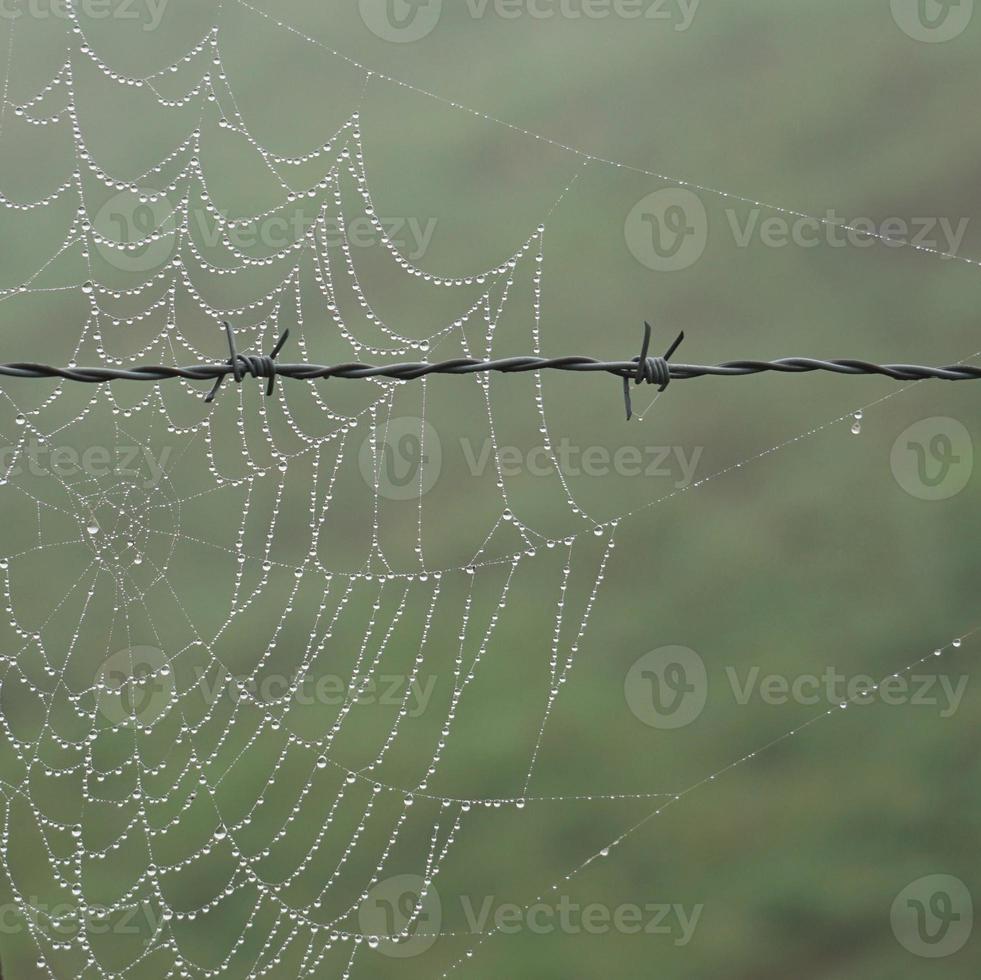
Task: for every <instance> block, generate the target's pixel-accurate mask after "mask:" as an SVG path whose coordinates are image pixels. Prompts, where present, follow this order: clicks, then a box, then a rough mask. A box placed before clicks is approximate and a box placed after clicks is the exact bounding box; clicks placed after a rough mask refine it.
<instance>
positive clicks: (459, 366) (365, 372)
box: [0, 323, 981, 419]
mask: <svg viewBox="0 0 981 980" xmlns="http://www.w3.org/2000/svg"><path fill="white" fill-rule="evenodd" d="M644 327H645V330H644V342H643V346H642V348H641V353H640V356H639V357H634V358H631V360H629V361H600V360H596V359H595V358H592V357H580V356H575V355H574V356H570V357H537V356H517V357H502V358H496V359H491V360H481V359H478V358H471V357H457V358H451V359H449V360H445V361H438V362H436V363H429V362H425V361H408V362H401V363H396V364H381V365H376V364H365V363H363V362H360V361H350V362H346V363H341V364H330V365H327V364H285V363H279V362H277V361H276V356H277V355H278V354H279V352H280V350H282V347H283V345H284V344H285V343H286V340H287V339H288V337H289V330H286V331H284V332H283V335H282V336H281V337H280V338H279V340H278V341H277V343H276V346H275V347H274V348H273V350H272V352H271V353H270V354H268V355H252V354H241V353H239V351H238V350H237V348H236V346H235V335H234V332H233V330H232V328H231V326H230V325H229V324H228V323H226V324H225V331H226V334H227V337H228V347H229V358H228V360H227V361H224V362H218V363H212V364H194V365H190V366H187V367H178V366H169V365H154V366H147V367H134V368H114V367H55V366H52V365H48V364H38V363H36V362H33V361H17V362H14V363H10V364H0V376H5V377H11V378H52V379H61V380H65V381H76V382H80V383H82V384H105V383H107V382H110V381H168V380H172V379H174V378H184V379H186V380H188V381H214V383H215V384H214V387H213V388H212V389H211V391H210V392H209V394H208V395H207V397H206V398H205V401H207V402H210V401H212V399H213V398H214V397H215V395H216V394H217V392H218V389H219V388H220V387H221V384H222V382H223V381H224V380H225V378H226V377H228V376H229V375H232V377H233V378H234V379H235V381H236V383H239V384H240V383H241V382H242V381H243V379H244V377H245V376H246V375H248V376H250V377H253V378H264V379H268V382H269V383H268V385H267V388H266V393H267V395H271V394H272V393H273V388H274V385H275V382H276V378H287V379H290V380H294V381H315V380H321V379H324V380H326V379H330V378H346V379H364V378H391V379H393V380H396V381H414V380H417V379H418V378H422V377H425V376H427V375H430V374H483V373H498V374H523V373H527V372H531V371H574V372H587V373H600V374H611V375H614V376H616V377H618V378H620V379H621V380H622V382H623V391H624V402H625V408H626V412H627V418H628V419H630V418H631V417H632V415H633V409H632V406H631V402H630V383H631V382H633V383H634V384H635V385H639V384H656V385H658V386H659V390H661V391H663V390H664V389H665V388H667V386H668V384H669V383H670V382H671V381H684V380H688V379H691V378H702V377H745V376H747V375H751V374H762V373H764V372H769V371H776V372H781V373H785V374H805V373H809V372H812V371H826V372H830V373H833V374H849V375H880V376H883V377H887V378H892V379H893V380H895V381H923V380H927V379H934V380H940V381H981V366H973V365H964V364H950V365H946V366H944V367H929V366H924V365H919V364H874V363H872V362H870V361H861V360H855V359H841V360H829V361H826V360H820V359H817V358H812V357H784V358H780V359H779V360H774V361H753V360H750V361H726V362H724V363H722V364H681V363H678V362H669V360H668V359H669V358H670V357H671V355H672V354H674V352H675V351H676V350H677V349H678V347H679V345H680V344H681V342H682V341H683V340H684V337H685V335H684V333H681V334H680V335H679V336H678V338H677V339H676V340H675V342H674V343H673V344H672V345H671V347H670V348H669V349H668V350H667V352H666V353H665V354H664V356H662V357H651V356H649V354H648V351H649V349H650V343H651V337H652V333H653V332H652V329H651V325H650V324H649V323H645V324H644Z"/></svg>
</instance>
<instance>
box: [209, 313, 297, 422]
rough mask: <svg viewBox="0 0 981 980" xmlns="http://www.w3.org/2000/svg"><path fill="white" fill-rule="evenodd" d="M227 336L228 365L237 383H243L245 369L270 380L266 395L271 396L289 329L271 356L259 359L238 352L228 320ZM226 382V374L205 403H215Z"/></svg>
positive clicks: (261, 356) (218, 379)
mask: <svg viewBox="0 0 981 980" xmlns="http://www.w3.org/2000/svg"><path fill="white" fill-rule="evenodd" d="M225 334H226V336H227V337H228V363H229V365H230V366H231V369H232V373H233V374H234V375H235V383H236V384H241V383H242V368H245V370H246V372H247V373H248V374H251V375H252V377H253V378H268V379H269V384H268V385H267V386H266V395H267V396H268V395H271V394H272V393H273V388H274V387H275V385H276V355H277V354H278V353H279V352H280V351H281V350H282V349H283V344H285V343H286V341H287V339H288V337H289V335H290V332H289V329H286V330H284V331H283V334H282V336H281V337H280V338H279V340H277V341H276V346H275V347H274V348H273V349H272V353H271V354H269V355H268V356H266V355H259V356H258V357H255V356H253V355H249V354H240V353H239V352H238V350H237V348H236V347H235V331H233V330H232V325H231V324H230V323H229V322H228V321H227V320H226V321H225ZM224 380H225V375H224V374H222V375H220V376H219V377H218V378H217V380H216V381H215V386H214V387H213V388H212V389H211V391H210V392H209V393H208V397H207V398H205V402H207V403H210V402H212V401H214V398H215V395H217V394H218V389H219V388H220V387H221V383H222V382H223V381H224Z"/></svg>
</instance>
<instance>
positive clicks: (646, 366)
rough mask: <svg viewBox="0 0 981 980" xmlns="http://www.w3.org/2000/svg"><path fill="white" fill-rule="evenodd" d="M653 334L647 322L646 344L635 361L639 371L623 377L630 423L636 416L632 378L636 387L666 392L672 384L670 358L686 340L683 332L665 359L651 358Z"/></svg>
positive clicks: (666, 353)
mask: <svg viewBox="0 0 981 980" xmlns="http://www.w3.org/2000/svg"><path fill="white" fill-rule="evenodd" d="M653 334H654V330H653V328H652V327H651V325H650V324H649V323H646V322H645V323H644V343H643V345H642V346H641V348H640V356H639V357H635V358H634V359H633V360H634V363H636V365H637V369H636V370H635V371H634V372H633V375H626V374H625V375H624V376H623V402H624V407H625V408H626V409H627V421H628V422H629V421H630V420H631V419H632V418H633V415H634V410H633V405H632V404H631V403H630V381H631V377H632V378H633V382H634V384H635V385H639V384H649V385H657V386H658V389H657V390H658V391H659V392H661V391H664V390H665V389H666V388H667V386H668V385H669V384H670V383H671V365H670V364H668V358H669V357H671V355H672V354H673V353H674V352H675V351H676V350H677V349H678V347H679V346H681V342H682V341H683V340H684V339H685V332H684V331H682V332H681V333H680V334H678V338H677V339H676V340H675V342H674V343H673V344H672V345H671V346H670V347H669V348H668V349H667V351H666V352H665V354H664V356H663V357H649V356H648V351H649V350H650V347H651V337H652V336H653Z"/></svg>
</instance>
